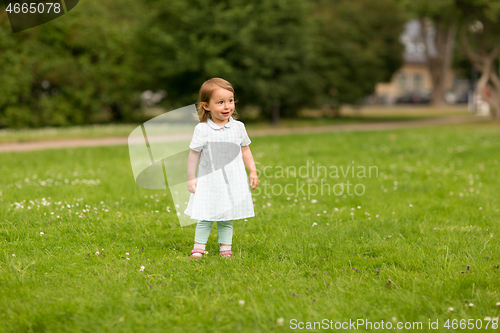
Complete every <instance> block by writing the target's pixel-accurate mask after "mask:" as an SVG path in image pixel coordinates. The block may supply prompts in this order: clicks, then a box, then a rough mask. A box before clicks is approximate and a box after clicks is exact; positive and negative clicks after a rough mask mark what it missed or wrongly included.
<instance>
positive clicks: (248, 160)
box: [241, 146, 259, 190]
mask: <svg viewBox="0 0 500 333" xmlns="http://www.w3.org/2000/svg"><path fill="white" fill-rule="evenodd" d="M241 153H242V154H243V162H244V163H245V166H246V167H247V169H248V171H250V186H252V185H253V186H252V190H253V189H254V188H256V187H257V186H258V185H259V177H257V168H256V167H255V162H254V160H253V156H252V152H251V151H250V147H249V146H243V147H241Z"/></svg>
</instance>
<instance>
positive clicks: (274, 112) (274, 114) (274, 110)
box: [272, 102, 280, 126]
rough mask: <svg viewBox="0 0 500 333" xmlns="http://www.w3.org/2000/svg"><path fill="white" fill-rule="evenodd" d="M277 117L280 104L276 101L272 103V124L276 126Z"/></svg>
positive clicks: (278, 116)
mask: <svg viewBox="0 0 500 333" xmlns="http://www.w3.org/2000/svg"><path fill="white" fill-rule="evenodd" d="M279 118H280V104H279V103H278V102H274V104H273V118H272V124H273V126H278V121H279Z"/></svg>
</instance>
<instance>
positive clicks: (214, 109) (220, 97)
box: [202, 88, 234, 126]
mask: <svg viewBox="0 0 500 333" xmlns="http://www.w3.org/2000/svg"><path fill="white" fill-rule="evenodd" d="M202 105H203V108H205V110H208V111H210V114H211V116H212V121H213V122H214V123H216V124H217V125H219V126H222V125H224V124H227V122H228V121H229V117H231V115H232V114H233V113H234V95H233V93H232V92H230V91H229V90H226V89H222V88H217V89H216V90H215V91H214V92H213V94H212V97H210V101H209V102H208V103H206V102H203V104H202Z"/></svg>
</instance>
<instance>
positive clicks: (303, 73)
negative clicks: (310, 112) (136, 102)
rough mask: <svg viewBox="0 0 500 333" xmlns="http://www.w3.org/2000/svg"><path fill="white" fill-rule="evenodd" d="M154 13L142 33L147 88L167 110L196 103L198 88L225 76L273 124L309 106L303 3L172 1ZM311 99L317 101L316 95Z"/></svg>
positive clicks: (305, 7)
mask: <svg viewBox="0 0 500 333" xmlns="http://www.w3.org/2000/svg"><path fill="white" fill-rule="evenodd" d="M148 3H149V4H150V5H151V6H152V7H153V8H155V10H156V14H155V16H154V18H153V19H152V20H151V21H149V22H145V24H144V27H143V32H142V33H141V34H140V36H141V37H140V39H141V43H140V49H142V50H143V52H142V55H143V59H144V61H143V64H144V67H143V70H142V71H143V72H144V73H155V78H153V79H152V80H150V79H149V78H147V77H143V82H144V83H145V85H144V88H145V89H150V88H151V86H154V87H155V88H156V87H157V88H161V89H165V90H166V91H167V93H168V96H169V99H170V103H174V104H175V105H174V106H181V105H185V104H186V103H192V101H194V100H196V97H197V95H196V94H197V91H198V89H199V87H200V86H201V84H202V83H203V82H204V81H205V80H207V79H209V78H211V77H222V78H224V79H226V80H228V81H229V82H231V83H232V84H233V86H234V87H235V90H236V98H237V100H238V101H239V102H241V103H243V104H247V105H248V104H254V105H259V106H261V108H262V111H263V115H264V116H265V117H266V118H268V119H272V120H273V123H275V124H276V123H277V122H278V119H279V117H280V115H288V116H290V115H294V114H295V112H296V111H297V110H298V109H299V108H300V107H301V106H304V105H310V103H311V102H310V100H311V98H310V97H311V96H312V95H311V94H313V93H314V91H312V90H311V86H312V84H311V83H312V82H314V79H313V77H314V75H313V73H312V71H311V70H310V69H311V63H312V61H313V60H314V59H313V49H312V41H311V38H310V37H311V28H312V25H311V22H310V18H309V17H310V16H309V15H308V12H309V8H308V2H307V1H305V0H299V1H297V0H294V1H292V0H284V1H277V0H263V1H255V2H248V1H243V0H227V1H214V0H211V1H210V0H189V1H186V0H174V1H171V2H169V5H168V6H165V5H164V3H163V2H162V1H157V0H150V1H149V2H148ZM313 97H314V96H313Z"/></svg>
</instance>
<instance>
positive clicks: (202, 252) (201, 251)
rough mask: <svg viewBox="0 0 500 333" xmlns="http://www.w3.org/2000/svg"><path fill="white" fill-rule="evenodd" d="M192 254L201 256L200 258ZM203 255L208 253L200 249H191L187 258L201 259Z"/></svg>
mask: <svg viewBox="0 0 500 333" xmlns="http://www.w3.org/2000/svg"><path fill="white" fill-rule="evenodd" d="M194 253H201V254H202V256H201V257H198V256H193V254H194ZM205 254H208V251H205V250H202V249H192V250H191V255H190V256H189V258H196V259H198V258H202V257H203V256H204V255H205Z"/></svg>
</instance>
